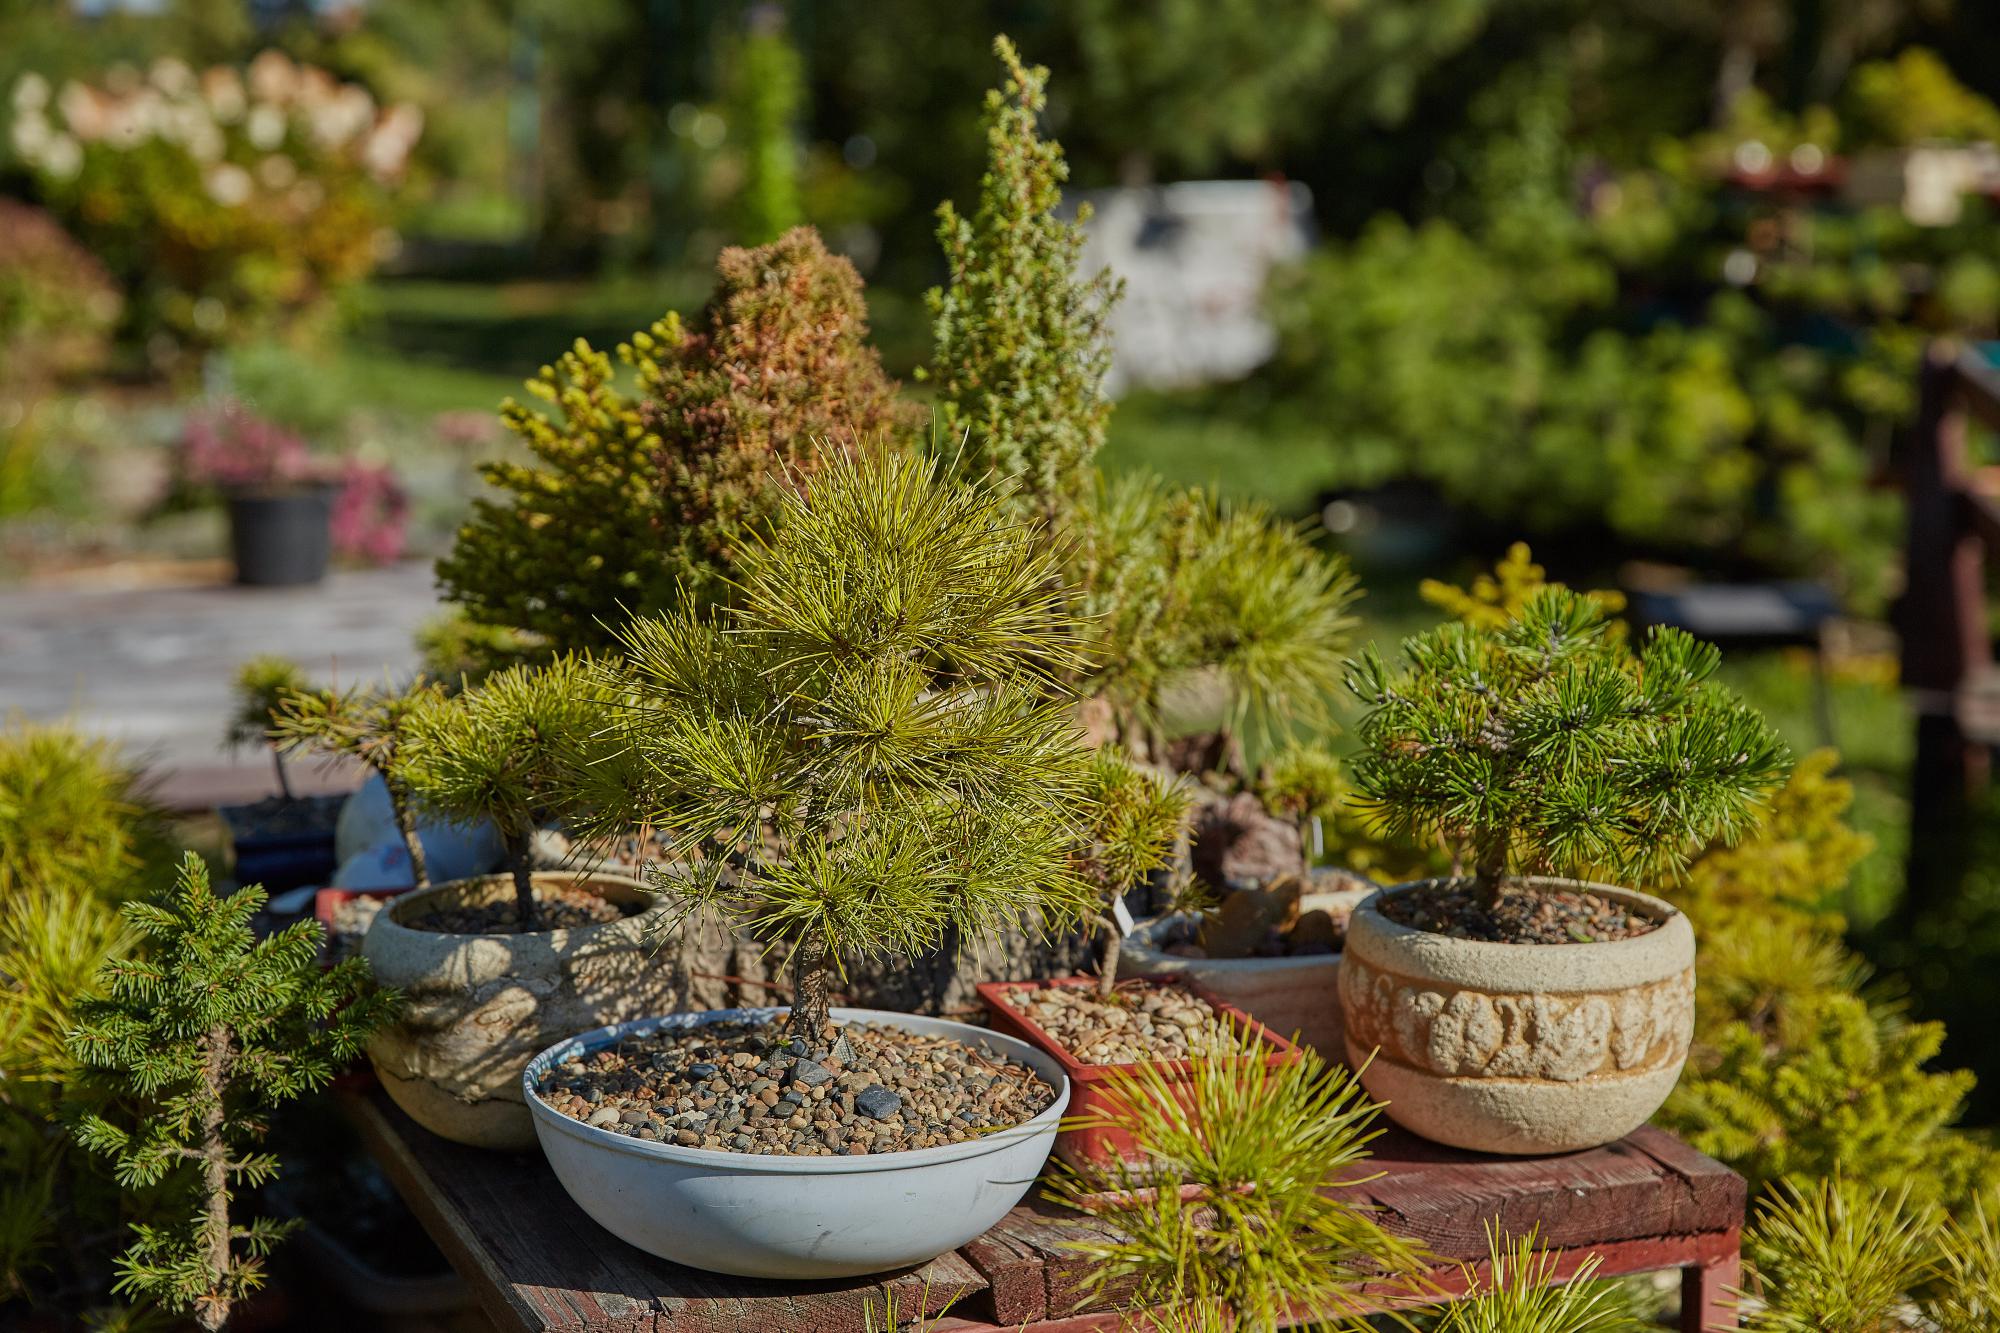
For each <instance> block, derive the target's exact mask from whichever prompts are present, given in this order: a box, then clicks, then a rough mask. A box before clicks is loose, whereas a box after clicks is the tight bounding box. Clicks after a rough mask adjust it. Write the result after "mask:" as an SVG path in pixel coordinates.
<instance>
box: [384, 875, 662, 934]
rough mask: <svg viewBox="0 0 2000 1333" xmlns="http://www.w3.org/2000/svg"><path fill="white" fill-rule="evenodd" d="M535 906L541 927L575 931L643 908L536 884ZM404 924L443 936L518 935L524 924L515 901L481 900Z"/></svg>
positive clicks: (617, 918) (580, 891)
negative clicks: (481, 901)
mask: <svg viewBox="0 0 2000 1333" xmlns="http://www.w3.org/2000/svg"><path fill="white" fill-rule="evenodd" d="M535 908H536V910H537V912H538V913H539V915H540V918H541V919H540V922H539V923H538V927H537V928H538V930H575V929H576V928H577V927H578V926H602V925H605V924H607V923H609V922H612V921H617V920H619V919H620V918H622V917H626V916H631V915H633V914H634V913H635V912H637V911H638V910H639V909H638V907H637V906H633V907H631V908H629V909H628V908H626V907H623V906H620V905H619V904H617V903H614V902H607V901H606V900H605V899H603V898H600V897H598V896H597V895H596V894H594V893H590V892H587V891H585V890H583V889H568V888H550V887H549V886H548V885H546V884H538V885H536V886H535ZM402 924H404V925H406V926H408V927H409V928H410V929H411V930H431V931H436V932H437V933H439V934H441V935H517V934H519V933H521V927H520V925H519V922H518V920H517V917H516V913H515V911H514V900H513V899H512V898H511V897H510V898H508V899H507V900H506V901H505V902H497V903H480V904H478V905H475V906H471V907H446V908H442V909H440V910H438V911H435V912H426V913H424V914H423V915H421V916H413V917H411V918H410V919H409V920H407V921H405V922H403V923H402Z"/></svg>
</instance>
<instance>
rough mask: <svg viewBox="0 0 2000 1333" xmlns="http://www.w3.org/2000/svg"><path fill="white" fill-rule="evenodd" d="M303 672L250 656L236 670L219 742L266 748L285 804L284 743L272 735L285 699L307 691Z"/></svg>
mask: <svg viewBox="0 0 2000 1333" xmlns="http://www.w3.org/2000/svg"><path fill="white" fill-rule="evenodd" d="M310 688H311V685H310V683H309V682H308V681H307V680H306V673H305V671H304V670H303V669H302V668H301V667H300V666H299V664H298V663H296V662H293V661H291V660H290V659H288V658H284V657H279V656H276V655H275V654H269V653H267V654H264V655H262V656H258V657H253V658H251V659H250V660H249V661H247V662H245V663H244V664H243V665H242V666H241V667H239V668H237V671H236V688H235V706H234V710H233V711H232V712H231V713H230V715H229V730H228V731H227V732H226V733H225V735H224V737H223V740H224V743H225V744H226V745H228V746H229V748H230V749H232V750H234V749H240V748H242V747H245V746H252V745H266V746H269V747H270V750H271V767H272V769H273V771H274V772H276V774H277V777H278V790H279V791H280V792H281V793H283V795H284V798H285V799H286V800H287V801H289V800H292V799H293V796H292V780H291V777H290V775H288V774H287V773H286V772H285V751H286V749H287V748H288V747H287V746H286V745H285V743H284V742H282V741H280V740H279V739H278V738H277V737H275V736H273V735H272V730H271V729H272V728H273V727H274V726H275V725H276V724H277V720H278V712H279V710H280V708H282V707H283V706H284V702H285V700H286V699H288V698H290V697H291V696H292V695H294V694H297V693H299V692H300V691H302V690H306V689H310Z"/></svg>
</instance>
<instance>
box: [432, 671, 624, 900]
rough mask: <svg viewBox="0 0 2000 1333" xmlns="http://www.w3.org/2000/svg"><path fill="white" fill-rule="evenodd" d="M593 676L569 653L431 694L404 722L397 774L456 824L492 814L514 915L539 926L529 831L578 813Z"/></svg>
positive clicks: (592, 722)
mask: <svg viewBox="0 0 2000 1333" xmlns="http://www.w3.org/2000/svg"><path fill="white" fill-rule="evenodd" d="M596 689H597V680H596V677H595V676H594V675H593V672H592V669H591V667H590V665H589V664H588V662H587V661H586V660H585V659H582V658H578V657H573V656H570V655H568V654H565V655H563V656H561V657H558V658H556V659H555V660H554V661H552V662H550V663H549V664H548V665H547V666H545V667H509V668H508V669H506V670H504V671H496V672H494V673H493V674H492V675H490V676H488V677H487V678H486V679H485V680H484V681H483V682H481V683H480V684H478V685H476V686H473V687H472V688H471V689H468V690H466V691H464V692H463V693H460V694H456V695H445V694H443V693H441V692H435V691H433V692H430V693H427V694H425V695H424V696H423V697H422V698H420V699H417V700H415V701H414V703H413V704H412V706H411V707H410V709H409V711H408V713H407V714H406V715H405V716H404V718H403V720H402V724H401V726H402V741H401V743H400V745H399V746H398V753H399V758H400V762H401V767H402V778H403V781H404V783H406V784H407V785H408V788H409V791H410V793H411V794H412V795H413V796H414V797H415V798H416V804H417V805H418V806H419V807H421V808H423V809H427V810H431V811H434V812H436V813H437V814H439V815H442V816H444V817H445V818H447V819H451V820H455V821H457V822H460V823H471V822H474V821H476V820H482V819H490V820H492V821H493V826H494V827H495V828H496V829H498V830H499V832H500V842H501V845H502V846H503V847H504V848H505V849H506V856H507V871H508V873H509V874H510V875H512V876H513V879H514V913H515V916H514V919H515V921H516V923H517V924H518V926H519V928H520V930H521V932H522V933H524V934H525V933H528V932H531V931H535V930H539V929H540V928H541V916H540V912H539V911H538V909H537V907H536V905H535V881H534V844H535V833H536V831H537V830H538V829H540V828H542V827H543V826H544V825H547V824H560V823H563V822H565V821H567V820H570V819H572V818H574V817H575V816H576V815H578V814H579V813H580V812H581V811H582V809H583V804H582V799H583V798H582V792H583V786H584V783H583V778H582V777H581V776H580V775H581V774H582V773H583V772H584V770H586V769H587V768H588V766H589V762H590V755H591V746H592V737H593V733H594V729H595V728H596V726H597V725H598V717H599V712H598V709H599V699H598V695H597V692H596Z"/></svg>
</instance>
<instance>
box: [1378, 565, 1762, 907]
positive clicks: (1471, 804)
mask: <svg viewBox="0 0 2000 1333" xmlns="http://www.w3.org/2000/svg"><path fill="white" fill-rule="evenodd" d="M1611 623H1612V622H1611V621H1610V620H1609V619H1608V618H1607V616H1606V615H1605V613H1604V611H1603V609H1602V608H1601V606H1600V605H1599V604H1597V603H1596V602H1594V601H1592V600H1591V599H1590V598H1588V597H1586V596H1581V595H1579V594H1576V593H1573V592H1571V591H1570V590H1569V589H1567V588H1564V587H1562V586H1560V585H1550V586H1548V587H1546V588H1543V589H1542V590H1541V591H1539V592H1537V593H1535V594H1534V595H1533V596H1532V597H1531V598H1530V599H1529V600H1528V601H1527V603H1526V604H1525V605H1524V606H1523V607H1522V608H1521V609H1520V610H1519V611H1518V612H1516V613H1512V614H1510V615H1509V616H1508V617H1507V618H1506V620H1505V621H1504V622H1503V623H1501V624H1499V625H1497V626H1495V627H1492V628H1482V627H1480V626H1476V625H1471V624H1466V623H1462V622H1460V623H1453V624H1447V625H1444V626H1441V627H1439V628H1438V629H1435V630H1432V631H1431V632H1429V633H1427V634H1422V635H1418V636H1416V637H1414V638H1411V639H1408V640H1406V641H1405V642H1404V644H1403V657H1404V662H1403V664H1402V665H1401V666H1399V667H1397V668H1393V669H1392V668H1391V667H1390V666H1388V665H1387V663H1385V662H1384V660H1383V659H1382V657H1381V655H1380V654H1379V653H1378V652H1376V651H1374V650H1373V649H1371V650H1370V651H1369V652H1368V653H1367V654H1366V655H1365V656H1363V657H1362V658H1360V659H1359V660H1357V661H1353V662H1350V663H1349V664H1348V668H1347V677H1348V687H1349V689H1350V690H1351V691H1352V692H1353V693H1354V695H1355V696H1356V697H1357V698H1359V699H1360V700H1361V702H1362V704H1363V705H1365V706H1366V708H1367V710H1368V711H1367V713H1366V715H1365V716H1364V717H1363V718H1362V720H1361V723H1360V725H1359V729H1358V730H1359V736H1360V740H1361V750H1360V753H1359V754H1358V755H1357V756H1356V758H1355V761H1354V765H1353V774H1354V784H1355V787H1356V789H1357V791H1358V792H1359V794H1360V797H1361V799H1362V801H1363V803H1364V806H1365V808H1366V809H1367V810H1368V811H1369V812H1370V813H1371V814H1372V815H1373V817H1374V818H1375V819H1376V820H1377V821H1378V822H1379V823H1380V824H1382V825H1383V826H1384V827H1385V828H1386V829H1387V830H1388V831H1390V832H1391V833H1393V834H1398V835H1407V836H1413V837H1441V838H1443V839H1445V840H1446V841H1448V842H1449V843H1450V844H1451V845H1453V847H1454V848H1455V849H1456V850H1457V852H1458V854H1459V855H1460V857H1461V858H1462V861H1463V862H1464V863H1465V864H1466V865H1468V866H1469V868H1470V869H1471V870H1472V872H1473V881H1474V883H1475V885H1476V886H1477V888H1478V890H1479V891H1480V892H1481V894H1482V895H1483V896H1484V898H1485V899H1486V901H1487V902H1488V903H1489V904H1497V902H1498V901H1499V898H1500V895H1501V893H1502V891H1503V888H1504V886H1505V883H1506V881H1507V880H1508V878H1509V877H1510V875H1514V874H1543V873H1559V874H1565V875H1579V876H1580V875H1590V874H1597V875H1610V876H1617V877H1623V878H1625V879H1626V880H1627V882H1643V881H1645V880H1647V879H1650V878H1652V877H1654V876H1659V875H1671V874H1674V873H1676V872H1677V871H1679V870H1680V869H1682V868H1683V867H1685V866H1686V864H1687V862H1688V858H1689V857H1690V856H1691V855H1692V854H1693V853H1694V852H1695V851H1696V850H1697V849H1698V848H1699V847H1700V846H1701V845H1702V844H1704V843H1706V842H1708V841H1709V840H1710V839H1712V838H1717V837H1721V838H1724V839H1731V840H1733V839H1734V838H1735V837H1736V836H1738V835H1739V834H1741V833H1742V832H1743V831H1745V830H1747V829H1748V828H1749V827H1751V824H1752V821H1753V817H1754V815H1755V812H1756V810H1757V808H1758V802H1759V799H1760V798H1761V797H1762V795H1763V794H1764V793H1765V792H1766V791H1767V790H1768V789H1769V788H1770V787H1772V786H1773V785H1775V784H1776V783H1778V782H1779V781H1781V780H1782V779H1783V777H1784V774H1785V769H1786V766H1787V757H1786V752H1785V747H1784V745H1783V744H1782V742H1780V741H1779V740H1778V738H1777V736H1776V735H1775V734H1774V733H1773V732H1772V730H1771V728H1770V727H1769V725H1767V724H1766V723H1765V721H1764V720H1763V718H1762V717H1760V716H1759V715H1758V714H1757V713H1756V712H1755V711H1754V710H1752V709H1751V708H1750V707H1749V706H1748V705H1746V704H1744V703H1743V702H1742V701H1741V700H1739V699H1737V698H1736V697H1735V695H1733V694H1731V693H1730V692H1728V691H1727V690H1725V689H1723V688H1722V687H1720V686H1718V685H1715V684H1713V683H1712V682H1711V681H1710V677H1711V676H1712V675H1713V674H1714V672H1715V669H1716V667H1717V665H1718V664H1719V663H1720V660H1721V658H1720V654H1718V653H1717V652H1716V650H1715V649H1714V647H1712V646H1711V645H1708V644H1704V643H1701V642H1699V641H1697V640H1696V639H1694V638H1692V637H1691V636H1689V635H1687V634H1685V633H1683V632H1681V631H1679V630H1674V629H1662V630H1658V631H1655V632H1654V633H1653V635H1652V636H1651V637H1650V638H1649V639H1648V641H1647V642H1646V644H1645V646H1644V647H1643V648H1642V649H1641V650H1639V651H1638V652H1636V653H1635V652H1633V651H1632V650H1630V649H1629V648H1627V647H1626V646H1625V645H1624V644H1622V643H1621V642H1620V641H1618V640H1617V639H1616V638H1614V637H1613V635H1612V634H1611V632H1610V631H1611Z"/></svg>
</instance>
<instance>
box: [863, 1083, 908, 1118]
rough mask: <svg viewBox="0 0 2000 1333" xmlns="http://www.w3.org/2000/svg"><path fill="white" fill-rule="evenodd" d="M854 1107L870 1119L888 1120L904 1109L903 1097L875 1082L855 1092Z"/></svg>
mask: <svg viewBox="0 0 2000 1333" xmlns="http://www.w3.org/2000/svg"><path fill="white" fill-rule="evenodd" d="M854 1109H855V1111H856V1112H857V1113H858V1114H861V1115H865V1116H867V1117H868V1118H869V1119H870V1120H887V1119H888V1118H889V1117H890V1116H892V1115H894V1114H896V1112H898V1111H900V1110H902V1109H903V1099H902V1098H901V1097H898V1096H897V1095H896V1094H895V1093H893V1092H891V1091H889V1090H888V1089H887V1088H885V1087H883V1086H882V1085H881V1084H879V1083H875V1084H871V1085H870V1086H868V1087H866V1088H863V1089H862V1090H861V1091H860V1092H859V1093H857V1094H855V1098H854Z"/></svg>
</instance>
